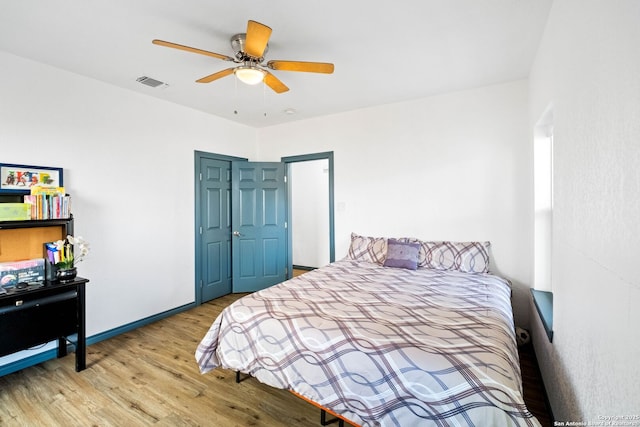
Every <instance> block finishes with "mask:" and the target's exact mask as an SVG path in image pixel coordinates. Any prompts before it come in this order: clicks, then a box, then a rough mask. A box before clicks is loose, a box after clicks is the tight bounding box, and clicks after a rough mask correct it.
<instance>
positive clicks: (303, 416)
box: [0, 294, 547, 427]
mask: <svg viewBox="0 0 640 427" xmlns="http://www.w3.org/2000/svg"><path fill="white" fill-rule="evenodd" d="M240 296H242V295H241V294H236V295H228V296H225V297H222V298H219V299H217V300H214V301H212V302H209V303H206V304H204V305H202V306H200V307H197V308H194V309H191V310H189V311H187V312H183V313H180V314H177V315H175V316H172V317H170V318H167V319H164V320H161V321H158V322H155V323H153V324H151V325H147V326H144V327H142V328H139V329H136V330H135V331H131V332H128V333H125V334H122V335H119V336H117V337H114V338H111V339H109V340H105V341H102V342H99V343H96V344H93V345H91V346H89V347H88V348H87V369H86V370H84V371H82V372H79V373H78V372H75V355H74V354H73V353H71V354H69V355H68V356H66V357H64V358H62V359H55V360H51V361H48V362H45V363H42V364H40V365H37V366H33V367H30V368H27V369H24V370H22V371H19V372H16V373H13V374H10V375H6V376H4V377H0V426H30V427H31V426H145V425H157V426H177V427H179V426H224V427H227V426H256V427H260V426H263V427H275V426H278V427H280V426H300V427H306V426H314V427H317V426H319V425H320V422H319V421H320V411H319V409H317V408H315V407H314V406H312V405H311V404H309V403H307V402H304V401H303V400H301V399H300V398H298V397H296V396H294V395H292V394H291V393H289V392H286V391H283V390H277V389H274V388H271V387H269V386H265V385H262V384H260V383H259V382H258V381H256V380H255V379H253V378H249V379H247V380H245V381H242V382H241V383H240V384H236V382H235V373H234V372H231V371H226V370H220V369H218V370H215V371H213V372H210V373H208V374H205V375H201V374H200V373H199V371H198V367H197V364H196V362H195V358H194V353H195V348H196V346H197V345H198V342H199V341H200V339H201V338H202V337H203V336H204V334H205V333H206V331H207V330H208V329H209V326H210V325H211V322H212V321H213V319H214V318H215V317H216V316H217V315H218V313H219V312H220V311H221V310H222V309H223V308H224V307H225V306H227V305H228V304H230V303H231V302H233V301H234V300H235V299H237V298H238V297H240ZM534 360H535V359H534ZM523 373H524V372H523ZM523 377H525V398H526V397H527V389H528V387H527V382H526V376H525V375H523ZM529 397H530V396H529ZM527 404H528V405H529V404H530V403H529V402H528V403H527ZM332 425H336V424H332ZM544 425H547V424H546V423H544Z"/></svg>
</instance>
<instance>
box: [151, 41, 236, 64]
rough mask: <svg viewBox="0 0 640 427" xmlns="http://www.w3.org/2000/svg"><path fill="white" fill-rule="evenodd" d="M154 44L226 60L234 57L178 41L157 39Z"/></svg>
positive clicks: (231, 59)
mask: <svg viewBox="0 0 640 427" xmlns="http://www.w3.org/2000/svg"><path fill="white" fill-rule="evenodd" d="M152 43H153V44H157V45H159V46H166V47H172V48H174V49H180V50H186V51H187V52H193V53H199V54H200V55H206V56H212V57H214V58H218V59H222V60H224V61H233V58H232V57H230V56H227V55H222V54H220V53H215V52H209V51H208V50H202V49H197V48H195V47H190V46H184V45H181V44H177V43H171V42H167V41H164V40H158V39H155V40H153V42H152Z"/></svg>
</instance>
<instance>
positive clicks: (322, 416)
mask: <svg viewBox="0 0 640 427" xmlns="http://www.w3.org/2000/svg"><path fill="white" fill-rule="evenodd" d="M336 421H337V422H338V426H339V427H344V420H343V419H340V418H333V419H331V420H329V421H327V411H325V410H324V409H321V410H320V424H322V425H323V426H327V425H329V424H333V423H335V422H336Z"/></svg>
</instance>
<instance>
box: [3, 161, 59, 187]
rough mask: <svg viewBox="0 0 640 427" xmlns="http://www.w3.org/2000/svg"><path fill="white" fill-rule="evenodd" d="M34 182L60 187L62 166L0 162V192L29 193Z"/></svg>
mask: <svg viewBox="0 0 640 427" xmlns="http://www.w3.org/2000/svg"><path fill="white" fill-rule="evenodd" d="M36 184H37V185H40V186H42V187H62V186H63V171H62V168H55V167H50V166H30V165H17V164H11V163H0V194H29V193H30V191H31V187H33V186H34V185H36Z"/></svg>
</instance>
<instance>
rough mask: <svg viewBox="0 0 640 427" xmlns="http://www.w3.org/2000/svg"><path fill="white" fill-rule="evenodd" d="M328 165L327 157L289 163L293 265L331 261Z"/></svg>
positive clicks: (315, 264) (318, 264) (309, 264)
mask: <svg viewBox="0 0 640 427" xmlns="http://www.w3.org/2000/svg"><path fill="white" fill-rule="evenodd" d="M328 168H329V161H328V160H327V159H319V160H307V161H304V162H293V163H290V165H289V172H290V173H289V179H290V181H291V185H290V189H291V193H290V194H289V199H290V200H291V211H292V212H291V218H290V221H289V223H290V226H289V229H290V231H291V233H292V236H291V237H292V238H291V241H292V242H291V244H292V246H293V248H292V252H293V253H292V256H293V265H297V266H302V267H322V266H323V265H326V264H328V263H329V261H330V256H329V255H330V253H329V249H330V248H329V245H330V243H329V173H328V170H329V169H328Z"/></svg>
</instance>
